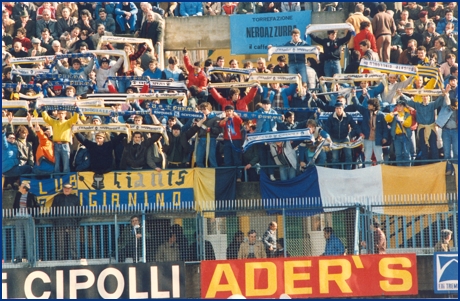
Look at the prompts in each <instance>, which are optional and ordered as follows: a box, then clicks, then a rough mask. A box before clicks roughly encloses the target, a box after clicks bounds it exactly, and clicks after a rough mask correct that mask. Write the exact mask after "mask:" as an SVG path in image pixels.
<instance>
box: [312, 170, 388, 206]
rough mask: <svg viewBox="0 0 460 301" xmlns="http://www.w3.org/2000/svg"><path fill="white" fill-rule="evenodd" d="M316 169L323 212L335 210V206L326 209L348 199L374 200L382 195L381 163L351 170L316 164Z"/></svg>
mask: <svg viewBox="0 0 460 301" xmlns="http://www.w3.org/2000/svg"><path fill="white" fill-rule="evenodd" d="M316 170H317V172H318V182H319V190H320V194H321V199H322V202H323V206H324V208H325V209H324V211H325V212H331V211H336V210H337V209H336V208H329V209H328V208H327V207H331V206H336V205H338V204H341V203H344V202H347V201H348V200H351V201H353V200H358V199H369V200H375V199H379V198H381V197H382V195H383V181H382V168H381V165H377V166H372V167H366V168H361V169H353V170H341V169H332V168H326V167H321V166H316ZM331 179H334V181H331ZM355 203H358V201H355ZM376 209H378V208H376Z"/></svg>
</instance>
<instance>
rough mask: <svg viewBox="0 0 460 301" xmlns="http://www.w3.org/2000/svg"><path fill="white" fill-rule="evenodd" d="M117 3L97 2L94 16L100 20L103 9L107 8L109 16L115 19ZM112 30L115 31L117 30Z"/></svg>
mask: <svg viewBox="0 0 460 301" xmlns="http://www.w3.org/2000/svg"><path fill="white" fill-rule="evenodd" d="M115 5H116V2H96V8H95V9H94V16H95V17H96V20H98V19H99V18H100V16H101V15H100V12H101V9H104V10H105V12H106V13H107V17H110V18H112V19H115ZM114 26H115V25H114ZM109 31H110V30H109ZM110 32H115V30H114V31H110Z"/></svg>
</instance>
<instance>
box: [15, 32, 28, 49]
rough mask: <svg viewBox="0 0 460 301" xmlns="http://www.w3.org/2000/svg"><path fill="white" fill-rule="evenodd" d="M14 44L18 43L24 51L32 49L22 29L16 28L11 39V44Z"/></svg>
mask: <svg viewBox="0 0 460 301" xmlns="http://www.w3.org/2000/svg"><path fill="white" fill-rule="evenodd" d="M16 42H20V43H21V45H22V47H23V48H24V49H25V50H26V51H29V49H31V48H32V43H31V42H30V40H29V38H27V37H26V30H25V29H24V28H18V30H17V31H16V37H15V38H14V39H13V43H16Z"/></svg>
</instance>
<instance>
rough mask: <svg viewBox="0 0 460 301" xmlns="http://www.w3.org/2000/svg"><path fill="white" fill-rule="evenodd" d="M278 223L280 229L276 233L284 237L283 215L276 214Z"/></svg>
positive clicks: (279, 236)
mask: <svg viewBox="0 0 460 301" xmlns="http://www.w3.org/2000/svg"><path fill="white" fill-rule="evenodd" d="M276 223H277V224H278V230H276V235H277V236H278V238H282V237H283V234H284V229H283V216H282V215H278V216H276Z"/></svg>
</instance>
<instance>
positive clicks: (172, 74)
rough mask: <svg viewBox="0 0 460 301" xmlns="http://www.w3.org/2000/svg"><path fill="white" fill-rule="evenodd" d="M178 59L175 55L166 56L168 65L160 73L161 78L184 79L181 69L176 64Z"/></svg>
mask: <svg viewBox="0 0 460 301" xmlns="http://www.w3.org/2000/svg"><path fill="white" fill-rule="evenodd" d="M177 65H178V61H177V57H176V56H170V57H169V58H168V67H166V68H165V69H164V70H163V72H162V74H161V79H170V80H173V81H176V82H177V81H185V76H184V73H183V72H182V69H180V68H179V67H178V66H177Z"/></svg>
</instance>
